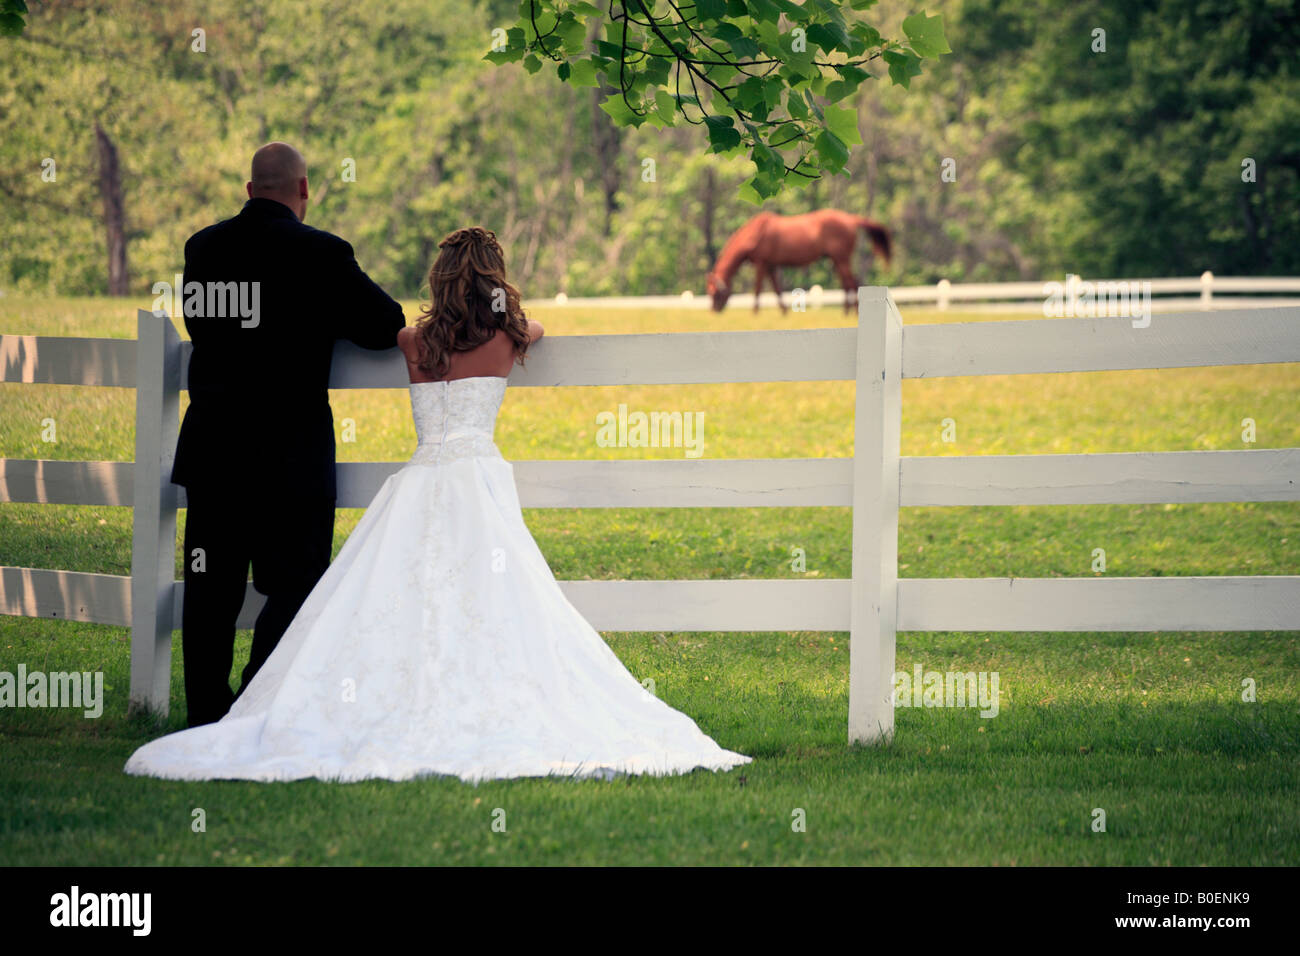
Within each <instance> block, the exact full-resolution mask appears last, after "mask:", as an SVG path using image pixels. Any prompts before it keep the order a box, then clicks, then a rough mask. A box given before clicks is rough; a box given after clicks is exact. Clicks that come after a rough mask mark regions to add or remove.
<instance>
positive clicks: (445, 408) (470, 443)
mask: <svg viewBox="0 0 1300 956" xmlns="http://www.w3.org/2000/svg"><path fill="white" fill-rule="evenodd" d="M505 394H506V380H505V379H504V378H501V377H500V376H485V375H481V376H475V377H473V378H458V379H454V380H452V381H450V382H413V383H411V415H412V416H413V417H414V418H415V434H416V436H417V437H418V438H419V444H418V445H417V446H416V449H415V454H414V455H413V456H412V458H411V462H412V463H414V464H437V463H445V462H448V461H454V460H456V459H459V458H469V457H479V456H487V457H490V458H500V457H501V453H500V452H499V451H498V450H497V447H496V444H495V443H494V442H493V441H492V432H493V430H494V429H495V428H496V421H497V412H498V411H500V409H501V401H502V399H504V398H505Z"/></svg>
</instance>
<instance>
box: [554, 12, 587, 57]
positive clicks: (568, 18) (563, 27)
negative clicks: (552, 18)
mask: <svg viewBox="0 0 1300 956" xmlns="http://www.w3.org/2000/svg"><path fill="white" fill-rule="evenodd" d="M556 29H557V32H558V33H559V35H560V39H562V40H563V41H564V46H565V48H566V49H568V50H572V51H573V52H574V53H578V52H580V51H581V50H583V49H584V48H585V47H586V45H587V25H586V24H585V23H582V22H581V21H579V20H577V19H575V18H574V17H573V15H572V14H569V13H566V14H565V15H564V16H563V17H561V18H560V25H559V27H557V28H556Z"/></svg>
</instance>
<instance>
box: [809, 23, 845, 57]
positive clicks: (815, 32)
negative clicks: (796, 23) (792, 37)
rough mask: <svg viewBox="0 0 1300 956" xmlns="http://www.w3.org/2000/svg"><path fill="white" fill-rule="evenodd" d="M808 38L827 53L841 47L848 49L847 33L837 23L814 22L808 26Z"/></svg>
mask: <svg viewBox="0 0 1300 956" xmlns="http://www.w3.org/2000/svg"><path fill="white" fill-rule="evenodd" d="M808 39H809V40H812V41H813V42H814V43H816V44H817V45H818V46H819V47H821V48H822V49H823V50H825V51H826V52H827V53H830V52H831V51H833V50H835V49H837V48H842V49H844V50H848V48H849V35H848V33H847V32H846V31H845V29H844V28H843V27H842V26H840V25H839V24H837V23H814V24H813V25H812V26H810V27H809V28H808Z"/></svg>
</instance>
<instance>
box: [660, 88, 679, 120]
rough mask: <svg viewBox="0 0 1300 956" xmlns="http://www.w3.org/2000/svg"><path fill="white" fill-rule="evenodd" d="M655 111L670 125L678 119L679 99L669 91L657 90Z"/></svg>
mask: <svg viewBox="0 0 1300 956" xmlns="http://www.w3.org/2000/svg"><path fill="white" fill-rule="evenodd" d="M655 110H656V111H657V112H658V113H659V115H660V117H662V118H663V119H664V120H666V121H667V122H669V123H672V122H674V121H675V120H676V118H677V99H676V97H674V96H673V95H672V94H671V93H669V92H668V91H667V90H655Z"/></svg>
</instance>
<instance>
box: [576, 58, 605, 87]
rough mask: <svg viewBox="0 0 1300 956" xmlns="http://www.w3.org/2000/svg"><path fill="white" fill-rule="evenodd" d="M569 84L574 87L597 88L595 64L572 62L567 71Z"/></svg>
mask: <svg viewBox="0 0 1300 956" xmlns="http://www.w3.org/2000/svg"><path fill="white" fill-rule="evenodd" d="M569 82H570V83H571V84H572V85H574V86H599V85H600V81H599V80H597V79H596V64H595V63H593V62H592V61H591V60H574V61H573V62H572V64H571V69H570V71H569Z"/></svg>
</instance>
